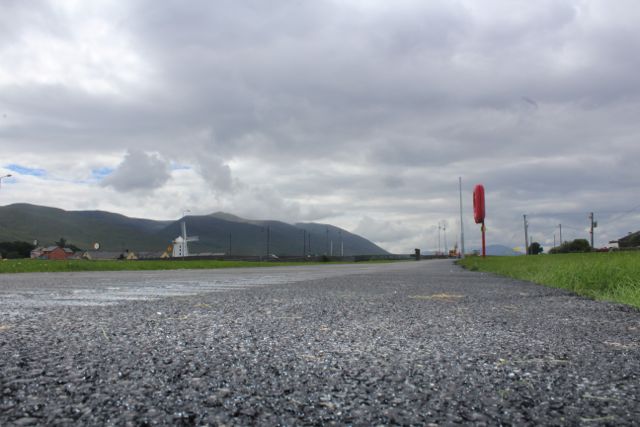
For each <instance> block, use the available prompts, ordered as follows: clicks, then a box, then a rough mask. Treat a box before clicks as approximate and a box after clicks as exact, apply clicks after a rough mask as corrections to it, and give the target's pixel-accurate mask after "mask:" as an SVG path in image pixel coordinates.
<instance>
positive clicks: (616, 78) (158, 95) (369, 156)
mask: <svg viewBox="0 0 640 427" xmlns="http://www.w3.org/2000/svg"><path fill="white" fill-rule="evenodd" d="M638 22H640V7H638V3H637V1H636V0H629V1H624V0H616V1H608V0H605V1H589V0H573V1H568V0H567V1H562V0H537V1H530V0H523V1H492V0H483V1H477V0H468V1H465V0H460V1H454V0H442V1H424V0H421V1H406V0H395V1H386V0H380V1H375V0H335V1H323V0H314V1H304V0H270V1H262V0H252V1H242V0H228V1H209V0H207V1H204V0H203V1H189V2H184V1H178V0H174V1H170V0H167V1H160V2H159V1H155V0H147V1H145V0H140V1H138V0H136V1H120V2H114V1H90V2H87V1H82V0H77V1H51V2H47V1H32V0H29V1H22V0H3V1H2V2H1V3H0V173H1V174H2V175H4V174H9V173H10V174H12V175H13V176H12V177H11V178H8V179H7V178H5V179H3V180H2V187H1V189H0V204H1V205H6V204H10V203H17V202H27V203H33V204H39V205H47V206H55V207H60V208H63V209H74V210H93V209H102V210H108V211H112V212H118V213H122V214H125V215H129V216H137V217H148V218H155V219H175V218H178V217H180V216H182V212H183V211H184V210H186V209H189V210H191V212H192V213H193V214H207V213H212V212H215V211H226V212H230V213H233V214H236V215H240V216H244V217H249V218H255V219H277V220H282V221H286V222H291V223H293V222H299V221H305V222H306V221H315V222H325V223H331V224H334V225H337V226H340V227H343V228H346V229H348V230H350V231H353V232H356V233H359V234H361V235H363V236H364V237H367V238H369V239H371V240H373V241H375V242H376V243H378V244H379V245H381V246H382V247H384V248H386V249H388V250H390V251H393V252H398V253H407V252H410V251H412V250H413V248H422V249H423V250H432V249H436V248H437V246H438V223H439V222H440V221H446V223H447V224H448V225H447V230H446V235H447V242H448V245H449V246H452V244H453V242H454V241H455V240H456V239H457V237H458V235H459V229H460V220H459V211H458V207H459V200H458V177H459V176H460V177H462V182H463V203H464V215H465V219H464V226H465V235H466V247H467V249H470V248H477V247H478V246H479V237H480V231H479V226H477V225H476V224H474V222H473V213H472V204H471V200H472V199H471V194H472V190H473V187H474V185H475V184H478V183H482V184H484V185H485V188H486V195H487V233H488V234H487V240H488V243H489V244H491V243H500V244H505V245H507V246H510V247H515V246H523V245H524V237H523V218H522V215H523V214H528V215H529V216H530V233H531V234H532V236H533V239H534V240H536V241H539V242H541V243H542V245H543V246H545V247H548V246H551V245H552V243H553V238H554V233H556V236H557V234H558V227H557V226H558V224H560V223H562V224H563V238H564V239H565V240H566V239H573V238H578V237H584V238H588V233H587V231H586V230H587V227H588V218H587V215H588V213H589V212H591V211H594V212H595V215H596V219H597V220H598V222H599V227H598V228H597V229H596V244H597V245H603V244H604V243H606V242H607V241H608V240H610V239H615V238H618V237H621V236H623V235H625V234H626V233H627V232H629V231H636V230H638V229H640V205H639V203H640V200H639V197H638V196H639V194H640V191H639V190H640V188H639V184H640V182H639V181H640V178H639V176H640V172H639V171H640V124H639V123H640V121H639V119H640V72H639V71H638V70H640V55H639V54H638V52H640V25H638ZM557 238H558V239H559V237H558V236H557ZM441 245H442V246H444V235H442V241H441Z"/></svg>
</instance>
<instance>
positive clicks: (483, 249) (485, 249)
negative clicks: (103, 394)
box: [482, 221, 487, 258]
mask: <svg viewBox="0 0 640 427" xmlns="http://www.w3.org/2000/svg"><path fill="white" fill-rule="evenodd" d="M484 231H485V228H484V221H482V258H484V257H486V256H487V248H486V241H485V236H484Z"/></svg>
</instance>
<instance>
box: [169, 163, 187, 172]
mask: <svg viewBox="0 0 640 427" xmlns="http://www.w3.org/2000/svg"><path fill="white" fill-rule="evenodd" d="M170 167H171V170H172V171H177V170H189V169H191V166H188V165H181V164H180V163H176V162H171V166H170Z"/></svg>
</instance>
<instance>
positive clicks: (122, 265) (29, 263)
mask: <svg viewBox="0 0 640 427" xmlns="http://www.w3.org/2000/svg"><path fill="white" fill-rule="evenodd" d="M381 262H395V261H388V260H376V261H362V262H359V263H358V264H362V263H381ZM327 264H347V263H346V262H339V261H332V262H269V261H263V262H260V261H218V260H185V261H165V260H161V261H159V260H150V261H144V260H142V261H140V260H138V261H119V260H99V261H98V260H95V261H94V260H67V261H49V260H41V259H4V260H2V261H0V274H2V273H46V272H64V271H67V272H68V271H120V270H130V271H134V270H186V269H197V270H200V269H218V268H238V267H283V266H292V265H298V266H301V265H327Z"/></svg>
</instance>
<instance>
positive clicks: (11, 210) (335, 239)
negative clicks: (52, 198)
mask: <svg viewBox="0 0 640 427" xmlns="http://www.w3.org/2000/svg"><path fill="white" fill-rule="evenodd" d="M182 221H185V222H186V225H187V233H188V235H189V236H198V237H199V240H198V241H195V242H190V243H189V251H190V252H191V253H203V252H207V253H231V254H235V255H265V254H266V253H267V250H268V253H271V254H276V255H302V253H303V250H304V252H305V253H306V254H318V255H321V254H329V253H331V252H332V253H333V255H340V253H341V246H342V247H344V255H345V256H346V255H382V254H387V253H388V252H387V251H385V250H384V249H382V248H381V247H379V246H377V245H376V244H374V243H373V242H371V241H369V240H367V239H365V238H363V237H361V236H358V235H356V234H353V233H350V232H348V231H346V230H343V229H341V228H338V227H335V226H332V225H329V224H318V223H297V224H287V223H284V222H281V221H273V220H250V219H245V218H240V217H237V216H235V215H232V214H229V213H224V212H216V213H213V214H210V215H188V216H186V217H184V218H181V219H179V220H175V221H173V220H170V221H156V220H150V219H142V218H130V217H127V216H124V215H120V214H116V213H112V212H105V211H65V210H62V209H58V208H51V207H46V206H37V205H31V204H26V203H18V204H12V205H8V206H1V207H0V241H27V242H32V241H34V240H37V241H38V244H39V245H45V246H46V245H53V244H54V242H56V241H58V240H59V239H60V238H61V237H63V238H65V239H66V241H67V242H68V243H70V244H74V245H75V246H78V247H80V248H82V249H91V248H92V247H93V245H94V243H96V242H97V243H99V244H100V248H101V250H105V251H122V250H125V249H129V250H132V251H164V250H165V249H166V248H167V247H168V246H169V244H170V243H171V242H172V241H173V239H175V238H176V237H178V236H179V235H180V227H181V226H180V223H181V222H182ZM332 248H333V250H332Z"/></svg>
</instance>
